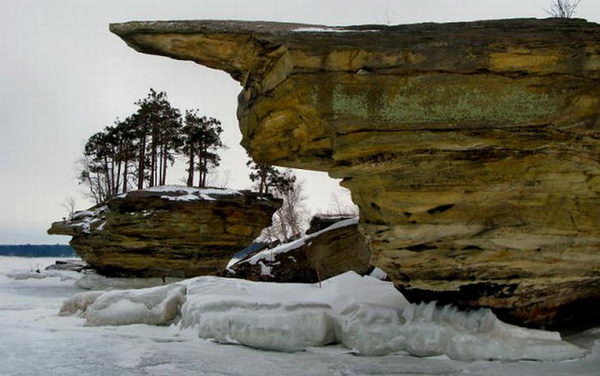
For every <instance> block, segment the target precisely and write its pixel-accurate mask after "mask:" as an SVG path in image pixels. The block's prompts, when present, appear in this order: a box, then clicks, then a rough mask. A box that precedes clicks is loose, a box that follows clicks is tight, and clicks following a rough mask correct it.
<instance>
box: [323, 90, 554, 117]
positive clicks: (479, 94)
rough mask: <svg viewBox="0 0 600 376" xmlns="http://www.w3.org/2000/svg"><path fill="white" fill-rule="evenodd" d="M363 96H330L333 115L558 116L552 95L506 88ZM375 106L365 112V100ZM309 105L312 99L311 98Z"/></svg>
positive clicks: (339, 93)
mask: <svg viewBox="0 0 600 376" xmlns="http://www.w3.org/2000/svg"><path fill="white" fill-rule="evenodd" d="M377 90H378V91H374V90H369V91H366V92H349V91H344V90H343V89H342V88H341V87H340V85H337V86H336V87H335V89H334V91H333V98H332V112H333V113H335V114H337V115H343V116H353V117H359V118H370V119H374V120H379V121H384V122H432V123H433V122H457V123H458V122H483V121H486V122H511V123H518V122H526V121H534V120H539V119H544V118H547V117H550V116H553V115H556V114H557V113H559V111H560V109H561V100H560V99H559V97H558V96H557V95H554V94H547V93H535V92H533V91H532V90H529V89H527V88H525V87H519V86H509V87H504V88H501V89H494V90H485V89H480V88H473V87H470V86H461V85H440V86H426V85H411V84H408V85H405V86H402V87H400V88H399V89H395V90H394V89H387V90H386V91H387V92H386V91H382V90H379V89H377ZM373 96H376V98H374V103H377V105H376V106H371V108H370V107H369V105H368V103H369V98H370V97H373ZM313 101H314V98H313Z"/></svg>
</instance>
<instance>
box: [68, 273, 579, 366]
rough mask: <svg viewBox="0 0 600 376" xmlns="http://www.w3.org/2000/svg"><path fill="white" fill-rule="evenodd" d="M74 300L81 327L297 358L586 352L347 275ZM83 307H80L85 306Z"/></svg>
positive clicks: (484, 314)
mask: <svg viewBox="0 0 600 376" xmlns="http://www.w3.org/2000/svg"><path fill="white" fill-rule="evenodd" d="M85 294H97V293H94V292H88V293H83V295H81V294H80V295H79V296H78V295H76V296H74V297H73V298H71V299H69V300H67V301H66V302H65V304H64V305H63V308H64V312H63V311H62V310H61V312H63V314H66V313H71V312H77V311H80V312H84V313H83V314H84V316H85V318H86V320H87V323H88V325H124V324H133V323H143V324H154V325H157V324H166V323H169V322H172V321H173V320H176V319H177V317H178V316H180V320H179V326H180V328H181V329H186V330H193V331H194V332H195V333H196V335H197V336H199V337H200V338H207V339H213V340H216V341H218V342H234V343H239V344H242V345H246V346H251V347H254V348H259V349H265V350H274V351H286V352H294V351H300V350H304V349H306V348H308V347H314V346H324V345H327V344H331V343H340V344H343V345H344V346H345V347H347V348H349V349H351V350H352V351H353V352H355V353H356V354H359V355H365V356H374V355H386V354H390V353H395V352H400V351H405V352H408V353H410V354H412V355H416V356H433V355H447V356H449V357H450V358H453V359H459V360H475V359H500V360H519V359H532V360H563V359H572V358H578V357H582V356H583V355H585V354H586V351H585V350H583V349H581V348H579V347H577V346H575V345H573V344H570V343H568V342H565V341H562V340H561V338H560V335H559V334H558V333H554V332H544V331H539V330H530V329H524V328H519V327H516V326H512V325H508V324H506V323H503V322H501V321H500V320H498V319H497V318H496V316H495V315H494V314H493V313H492V312H491V311H489V310H478V311H472V312H467V313H465V312H460V311H458V310H456V309H454V308H451V307H436V306H435V304H421V305H413V304H410V303H408V302H407V301H406V299H404V297H403V296H402V294H401V293H400V292H398V291H397V290H396V289H395V288H394V286H393V284H392V283H390V282H383V281H380V280H377V279H375V278H372V277H368V276H365V277H361V276H359V275H358V274H356V273H354V272H347V273H344V274H342V275H339V276H336V277H334V278H330V279H329V280H326V281H324V282H322V284H321V286H319V284H295V283H289V284H279V283H268V282H250V281H244V280H239V279H228V278H219V277H198V278H194V279H189V280H186V281H182V282H181V283H178V284H171V285H166V286H163V287H155V288H150V289H141V290H134V291H128V290H124V291H111V292H106V293H102V294H100V295H97V296H96V295H85ZM84 306H85V307H84Z"/></svg>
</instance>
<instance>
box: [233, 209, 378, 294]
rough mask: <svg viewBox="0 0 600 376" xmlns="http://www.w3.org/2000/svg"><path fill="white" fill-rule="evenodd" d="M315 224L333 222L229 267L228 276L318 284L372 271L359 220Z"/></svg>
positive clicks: (318, 220)
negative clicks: (333, 278)
mask: <svg viewBox="0 0 600 376" xmlns="http://www.w3.org/2000/svg"><path fill="white" fill-rule="evenodd" d="M315 218H318V219H317V220H316V221H315V220H314V219H313V221H312V222H313V223H315V222H320V223H324V222H329V224H330V225H329V226H326V227H324V228H322V229H319V230H318V231H315V232H311V233H307V234H306V235H305V236H303V237H301V238H299V239H297V240H294V241H292V242H289V243H283V244H280V245H279V246H277V247H274V248H272V249H264V250H260V251H258V252H255V253H253V254H250V255H248V256H247V257H246V258H244V259H242V260H240V261H238V262H237V263H235V264H233V265H232V266H230V267H229V268H228V273H226V276H228V277H236V278H243V279H248V280H252V281H269V282H304V283H315V282H319V281H323V280H325V279H328V278H331V277H334V276H336V275H339V274H343V273H345V272H348V271H354V272H356V273H358V274H366V273H368V272H370V271H371V270H372V269H373V267H372V266H371V263H370V259H371V252H370V251H369V246H368V245H367V242H366V240H365V238H364V236H363V235H362V234H361V233H360V232H359V231H358V219H356V218H346V219H342V220H340V219H339V218H338V220H337V221H334V220H331V221H328V220H327V219H323V218H320V217H315Z"/></svg>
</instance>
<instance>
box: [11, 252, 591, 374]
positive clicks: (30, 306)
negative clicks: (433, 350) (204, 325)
mask: <svg viewBox="0 0 600 376" xmlns="http://www.w3.org/2000/svg"><path fill="white" fill-rule="evenodd" d="M55 260H56V259H55V258H34V259H28V258H18V257H0V354H1V357H0V375H11V376H13V375H14V376H16V375H65V376H67V375H78V376H79V375H219V376H228V375H269V374H273V375H281V376H287V375H340V376H341V375H506V376H510V375H544V376H550V375H599V374H600V328H599V329H595V330H590V331H587V332H585V333H583V334H579V335H577V336H574V337H571V338H567V340H569V341H573V342H575V343H576V344H578V345H579V346H581V347H583V348H586V349H588V350H590V353H589V355H587V356H585V357H584V358H583V359H579V360H569V361H517V362H502V361H458V360H451V359H449V358H447V357H446V356H437V357H429V358H426V357H414V356H410V355H408V354H403V353H398V354H393V355H386V356H379V357H367V356H356V355H354V354H352V353H351V351H350V350H348V349H347V348H344V347H342V346H340V345H335V346H326V347H315V348H309V349H307V350H306V351H301V352H296V353H281V352H271V351H261V350H256V349H252V348H248V347H244V346H240V345H233V344H219V343H215V342H213V341H211V340H205V339H200V338H197V336H196V335H194V334H193V333H190V332H189V331H181V330H180V329H179V328H178V327H175V326H170V327H168V326H167V327H164V326H163V327H159V326H150V325H142V324H133V325H123V326H84V324H85V322H86V321H85V319H84V318H81V317H78V316H71V317H60V316H58V311H59V309H60V308H61V305H62V304H63V302H64V301H65V300H66V299H68V298H69V297H71V296H72V295H73V294H75V293H77V292H82V291H85V290H81V289H79V288H77V287H75V284H74V282H75V279H74V278H77V276H76V275H75V274H74V273H72V274H69V273H62V274H60V275H57V276H55V277H48V278H42V279H35V278H29V279H22V280H18V279H14V278H9V277H7V274H10V273H11V272H12V271H14V270H21V271H25V272H28V271H32V270H35V269H37V268H39V269H43V268H44V267H45V266H47V265H49V264H52V263H54V261H55ZM71 277H72V278H73V279H71Z"/></svg>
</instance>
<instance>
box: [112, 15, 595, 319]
mask: <svg viewBox="0 0 600 376" xmlns="http://www.w3.org/2000/svg"><path fill="white" fill-rule="evenodd" d="M111 31H113V32H114V33H116V34H117V35H119V36H120V37H121V38H123V39H124V40H125V41H126V42H127V43H128V44H129V45H130V46H132V47H133V48H135V49H136V50H138V51H141V52H145V53H152V54H158V55H164V56H169V57H172V58H175V59H182V60H192V61H195V62H197V63H199V64H202V65H206V66H208V67H211V68H215V69H220V70H223V71H225V72H227V73H229V74H230V75H231V76H232V77H233V78H234V79H235V80H237V81H239V82H240V83H241V85H242V87H243V90H242V92H241V93H240V95H239V106H238V118H239V121H240V129H241V131H242V135H243V141H242V144H243V146H244V147H245V148H246V149H247V150H248V151H249V152H250V153H251V155H252V156H253V158H254V159H255V160H257V161H259V162H262V163H268V164H274V165H280V166H289V167H297V168H305V169H312V170H321V171H327V172H328V173H329V174H330V175H331V176H333V177H336V178H342V179H343V183H342V185H344V186H345V187H347V188H349V189H350V190H351V191H352V197H353V200H354V202H355V203H356V204H357V205H358V206H359V207H360V214H361V224H360V227H361V230H362V231H363V232H364V234H365V235H366V236H367V237H368V239H369V242H370V246H371V249H372V252H373V260H372V262H373V264H374V265H376V266H378V267H380V268H381V269H383V270H384V271H385V272H387V273H388V275H389V276H390V277H391V278H392V279H393V280H394V282H395V283H396V285H397V286H398V287H399V288H400V289H401V290H402V291H403V292H404V293H405V294H406V296H407V297H408V298H409V299H412V300H440V301H443V302H452V303H454V304H458V305H460V306H463V307H481V306H485V307H491V308H493V309H494V310H495V311H496V313H497V314H498V315H499V316H500V317H501V318H503V319H504V320H508V321H511V322H516V323H519V324H524V325H529V326H537V327H555V328H556V327H565V326H568V325H572V324H575V325H581V324H584V323H585V322H586V320H588V319H589V320H592V321H593V320H595V321H596V323H597V322H598V320H600V319H599V318H600V312H599V311H600V251H599V247H600V228H599V224H600V196H599V191H600V168H599V167H600V164H599V161H600V153H599V151H600V148H599V147H600V144H599V137H600V133H599V129H600V123H599V120H598V116H599V114H600V85H599V78H600V26H599V25H597V24H595V23H590V22H587V21H585V20H578V19H571V20H559V19H546V20H537V19H515V20H497V21H480V22H469V23H451V24H433V23H427V24H418V25H400V26H381V25H363V26H351V27H327V26H322V25H300V24H284V23H271V22H239V21H173V22H170V21H164V22H129V23H123V24H113V25H111Z"/></svg>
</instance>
